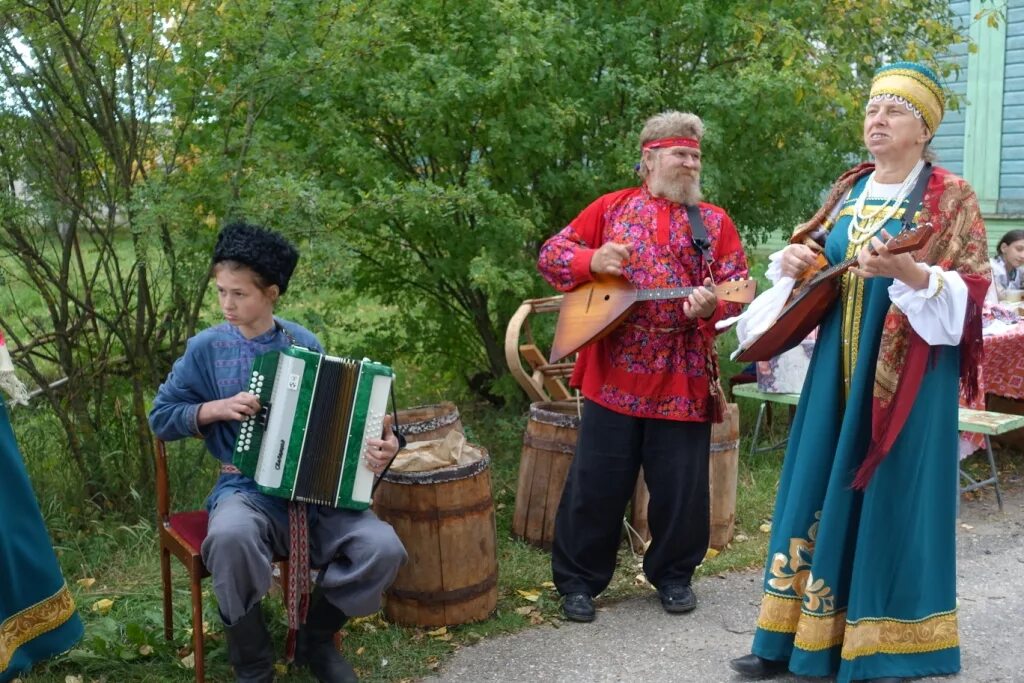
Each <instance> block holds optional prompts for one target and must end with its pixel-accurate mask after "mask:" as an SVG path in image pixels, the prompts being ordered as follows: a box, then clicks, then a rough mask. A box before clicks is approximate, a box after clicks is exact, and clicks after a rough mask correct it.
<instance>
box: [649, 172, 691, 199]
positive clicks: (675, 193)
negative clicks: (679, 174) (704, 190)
mask: <svg viewBox="0 0 1024 683" xmlns="http://www.w3.org/2000/svg"><path fill="white" fill-rule="evenodd" d="M648 187H649V188H650V191H651V194H653V195H654V196H655V197H664V198H665V199H667V200H669V201H671V202H675V203H676V204H685V205H692V206H696V205H697V204H698V203H699V202H700V201H701V200H702V199H704V196H703V195H702V194H701V192H700V178H699V177H697V178H684V179H682V180H680V181H679V182H678V183H671V182H666V183H658V182H654V183H652V182H650V181H648Z"/></svg>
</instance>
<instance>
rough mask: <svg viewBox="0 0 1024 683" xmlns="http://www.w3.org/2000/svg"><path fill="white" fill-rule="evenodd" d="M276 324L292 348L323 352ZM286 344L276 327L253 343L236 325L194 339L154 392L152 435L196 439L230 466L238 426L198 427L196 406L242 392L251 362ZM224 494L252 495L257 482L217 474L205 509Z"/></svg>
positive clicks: (296, 330)
mask: <svg viewBox="0 0 1024 683" xmlns="http://www.w3.org/2000/svg"><path fill="white" fill-rule="evenodd" d="M275 320H277V322H278V323H280V325H283V326H284V327H285V328H286V329H287V330H288V333H289V334H290V335H291V336H292V337H294V339H295V343H296V344H298V345H299V346H305V347H307V348H310V349H313V350H314V351H319V352H321V353H323V348H322V347H321V346H320V342H319V341H318V340H317V338H316V336H314V335H313V333H312V332H310V331H309V330H307V329H306V328H304V327H302V326H301V325H298V324H296V323H293V322H289V321H287V320H280V319H276V318H275ZM289 345H290V341H289V339H288V336H287V335H286V334H284V333H283V332H282V331H281V329H279V328H278V327H277V326H275V328H274V329H273V330H270V331H268V332H265V333H264V334H261V335H259V336H257V337H254V338H252V339H246V338H245V337H244V336H243V335H242V333H241V332H239V331H238V328H237V327H235V326H234V325H231V324H229V323H226V322H225V323H221V324H219V325H215V326H214V327H210V328H208V329H206V330H203V331H202V332H200V333H199V334H197V335H195V336H194V337H192V338H191V339H189V340H188V343H187V344H186V346H185V354H184V355H183V356H182V357H181V358H179V359H178V360H176V361H175V362H174V366H173V367H172V368H171V372H170V374H169V375H168V376H167V379H166V381H164V383H163V384H161V385H160V388H159V389H158V390H157V392H156V398H154V399H153V409H152V410H150V412H149V425H150V427H151V428H152V430H153V433H154V434H155V435H156V436H157V437H158V438H160V439H163V440H164V441H174V440H176V439H183V438H185V437H189V436H198V437H201V438H203V439H204V440H205V442H206V449H207V450H208V451H210V453H211V454H212V455H213V457H215V458H217V459H218V460H219V461H221V462H222V463H226V464H230V463H231V458H232V454H233V450H234V446H235V439H236V438H237V436H238V430H239V427H240V425H241V423H240V422H235V421H219V422H212V423H210V424H208V425H205V426H204V427H202V428H200V426H199V423H198V421H197V417H198V414H199V406H200V405H201V404H203V403H206V402H207V401H216V400H218V399H222V398H228V397H230V396H234V395H235V394H237V393H238V392H240V391H245V390H247V389H248V388H249V373H250V371H251V369H252V363H253V359H254V358H255V357H256V356H258V355H260V354H263V353H267V352H269V351H278V350H280V349H284V348H286V347H288V346H289ZM229 490H232V491H238V490H243V491H256V482H254V481H253V480H252V479H250V478H249V477H246V476H244V475H241V474H221V475H220V478H219V479H218V480H217V484H216V485H215V486H214V489H213V492H212V493H211V494H210V497H209V499H208V500H207V505H209V506H211V507H212V505H213V504H214V503H215V502H216V500H217V498H219V497H220V496H221V495H223V494H224V493H225V492H227V491H229Z"/></svg>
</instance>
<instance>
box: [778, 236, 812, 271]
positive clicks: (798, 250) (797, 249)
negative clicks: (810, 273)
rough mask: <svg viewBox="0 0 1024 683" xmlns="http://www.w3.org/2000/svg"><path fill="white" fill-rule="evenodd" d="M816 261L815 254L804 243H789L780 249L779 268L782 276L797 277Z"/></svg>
mask: <svg viewBox="0 0 1024 683" xmlns="http://www.w3.org/2000/svg"><path fill="white" fill-rule="evenodd" d="M817 261H818V256H817V254H815V253H814V250H813V249H811V248H810V247H809V246H807V245H806V244H790V245H789V246H787V247H786V248H785V249H783V250H782V258H781V259H780V260H779V268H780V269H781V271H782V275H783V277H792V278H797V277H800V275H801V274H802V273H803V272H804V271H805V270H807V269H808V268H809V267H811V266H813V265H814V264H815V263H817Z"/></svg>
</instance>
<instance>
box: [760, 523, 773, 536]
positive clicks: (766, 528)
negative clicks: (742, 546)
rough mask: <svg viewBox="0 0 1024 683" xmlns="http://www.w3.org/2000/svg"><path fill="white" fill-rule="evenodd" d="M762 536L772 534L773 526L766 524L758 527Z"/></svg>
mask: <svg viewBox="0 0 1024 683" xmlns="http://www.w3.org/2000/svg"><path fill="white" fill-rule="evenodd" d="M757 528H758V530H759V531H760V532H761V533H762V534H770V533H771V531H772V525H771V524H768V523H767V522H765V523H764V524H762V525H761V526H759V527H757Z"/></svg>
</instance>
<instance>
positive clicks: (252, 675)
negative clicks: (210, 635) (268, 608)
mask: <svg viewBox="0 0 1024 683" xmlns="http://www.w3.org/2000/svg"><path fill="white" fill-rule="evenodd" d="M224 632H225V633H226V634H227V637H228V661H230V662H231V666H232V667H233V668H234V669H235V680H236V681H237V683H272V681H273V680H274V643H273V641H272V640H271V639H270V632H269V631H267V625H266V624H265V623H264V621H263V610H262V609H260V606H259V604H257V605H256V606H255V607H253V608H252V609H251V610H249V611H248V612H246V613H245V616H244V617H242V618H241V619H239V620H238V622H237V623H235V624H232V625H231V626H225V627H224Z"/></svg>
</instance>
